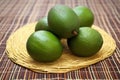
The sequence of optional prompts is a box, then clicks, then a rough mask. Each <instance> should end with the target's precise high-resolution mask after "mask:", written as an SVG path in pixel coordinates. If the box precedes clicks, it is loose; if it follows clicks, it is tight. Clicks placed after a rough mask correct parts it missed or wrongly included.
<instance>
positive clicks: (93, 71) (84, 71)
mask: <svg viewBox="0 0 120 80" xmlns="http://www.w3.org/2000/svg"><path fill="white" fill-rule="evenodd" d="M55 4H64V5H68V6H70V7H72V8H73V7H75V6H78V5H83V6H87V7H89V8H90V9H91V10H92V11H93V12H94V15H95V21H94V24H95V25H98V26H99V28H101V29H102V30H104V31H105V32H107V34H109V35H110V36H112V37H113V39H114V40H115V42H116V45H117V46H116V50H115V51H114V52H113V54H112V55H111V56H110V57H108V58H106V59H104V60H102V61H100V62H98V63H96V64H94V65H90V66H88V67H86V68H81V69H77V70H74V71H70V72H67V73H54V74H51V73H36V72H34V71H31V70H29V69H28V68H24V67H22V66H20V65H17V64H15V63H13V62H12V61H11V60H10V59H9V58H8V56H7V54H6V52H5V51H6V50H5V49H6V41H7V40H8V38H9V36H10V35H11V34H12V33H14V32H15V31H16V30H18V29H19V28H20V27H22V26H23V25H25V24H27V23H32V22H36V21H38V20H39V19H40V18H42V17H43V16H46V15H47V13H48V11H49V9H50V8H51V7H52V6H54V5H55ZM119 5H120V0H0V80H14V79H23V80H30V79H31V80H32V79H41V80H46V79H47V80H50V79H52V80H64V79H66V80H76V79H78V80H79V79H89V80H91V79H109V80H119V79H120V14H119V13H120V8H119ZM108 41H109V40H108ZM16 46H17V44H16Z"/></svg>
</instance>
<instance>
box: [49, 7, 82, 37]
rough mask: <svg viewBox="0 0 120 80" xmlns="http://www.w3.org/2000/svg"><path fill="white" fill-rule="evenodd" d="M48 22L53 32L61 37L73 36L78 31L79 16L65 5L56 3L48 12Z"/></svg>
mask: <svg viewBox="0 0 120 80" xmlns="http://www.w3.org/2000/svg"><path fill="white" fill-rule="evenodd" d="M48 24H49V26H50V29H51V31H52V32H53V33H55V34H56V35H58V36H59V37H61V38H70V37H72V36H74V34H73V31H76V32H78V31H79V25H80V23H79V18H78V16H77V15H76V13H75V12H74V11H73V10H72V9H71V8H69V7H68V6H65V5H56V6H54V7H53V8H51V10H50V11H49V12H48Z"/></svg>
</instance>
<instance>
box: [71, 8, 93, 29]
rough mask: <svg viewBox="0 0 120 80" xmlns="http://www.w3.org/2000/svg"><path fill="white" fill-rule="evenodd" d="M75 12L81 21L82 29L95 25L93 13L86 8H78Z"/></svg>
mask: <svg viewBox="0 0 120 80" xmlns="http://www.w3.org/2000/svg"><path fill="white" fill-rule="evenodd" d="M73 10H74V12H75V13H76V14H77V15H78V17H79V20H80V27H84V26H87V27H91V26H92V25H93V23H94V14H93V12H92V11H91V10H90V9H89V8H88V7H85V6H77V7H75V8H73Z"/></svg>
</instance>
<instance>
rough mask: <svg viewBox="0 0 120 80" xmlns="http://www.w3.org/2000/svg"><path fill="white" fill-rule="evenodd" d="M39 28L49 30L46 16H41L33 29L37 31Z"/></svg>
mask: <svg viewBox="0 0 120 80" xmlns="http://www.w3.org/2000/svg"><path fill="white" fill-rule="evenodd" d="M39 30H48V31H49V26H48V20H47V17H43V18H42V19H40V20H39V21H38V22H37V24H36V26H35V31H39Z"/></svg>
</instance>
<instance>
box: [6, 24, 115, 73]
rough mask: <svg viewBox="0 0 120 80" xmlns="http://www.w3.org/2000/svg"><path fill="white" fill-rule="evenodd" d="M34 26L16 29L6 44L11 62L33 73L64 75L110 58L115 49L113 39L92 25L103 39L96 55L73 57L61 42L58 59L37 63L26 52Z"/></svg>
mask: <svg viewBox="0 0 120 80" xmlns="http://www.w3.org/2000/svg"><path fill="white" fill-rule="evenodd" d="M35 25H36V23H30V24H27V25H25V26H23V27H22V28H20V29H18V30H17V31H16V32H14V33H13V34H12V35H11V36H10V37H9V39H8V40H7V44H6V52H7V55H8V57H9V58H10V59H11V60H12V61H13V62H15V63H17V64H19V65H21V66H24V67H26V68H28V69H30V70H33V71H35V72H42V73H44V72H47V73H65V72H68V71H72V70H77V69H80V68H84V67H87V66H89V65H91V64H94V63H97V62H99V61H101V60H103V59H105V58H107V57H109V56H111V55H112V53H113V51H114V50H115V48H116V44H115V41H114V39H113V38H112V37H111V36H109V35H108V34H107V33H106V32H105V31H103V30H102V29H100V28H99V27H97V26H95V25H93V26H92V28H94V29H96V30H97V31H99V32H100V34H101V35H102V37H103V46H102V48H101V50H100V51H99V52H98V53H97V54H96V55H94V56H92V57H86V58H83V57H77V56H74V55H72V54H71V52H70V50H69V49H68V48H67V45H66V41H65V40H62V41H61V42H62V44H63V45H64V47H65V49H64V51H63V54H62V56H61V57H60V59H58V60H57V61H55V62H50V63H41V62H37V61H35V60H33V59H32V58H31V57H30V56H29V54H28V53H27V51H26V41H27V39H28V37H29V36H30V35H31V33H33V32H34V28H35Z"/></svg>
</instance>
